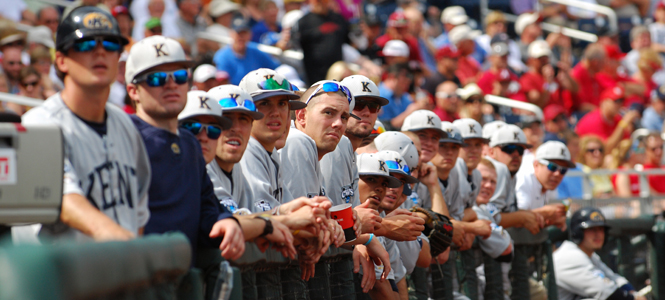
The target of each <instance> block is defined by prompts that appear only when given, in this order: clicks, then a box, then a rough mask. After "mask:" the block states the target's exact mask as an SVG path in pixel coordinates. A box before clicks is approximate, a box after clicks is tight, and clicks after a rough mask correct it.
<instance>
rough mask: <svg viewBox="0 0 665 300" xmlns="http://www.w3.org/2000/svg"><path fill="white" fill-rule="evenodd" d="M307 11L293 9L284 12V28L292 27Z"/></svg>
mask: <svg viewBox="0 0 665 300" xmlns="http://www.w3.org/2000/svg"><path fill="white" fill-rule="evenodd" d="M304 15H305V13H303V12H302V10H299V9H298V10H292V11H290V12H287V13H285V14H284V16H283V17H282V22H281V23H282V28H292V27H293V26H295V25H296V23H298V20H300V18H302V16H304Z"/></svg>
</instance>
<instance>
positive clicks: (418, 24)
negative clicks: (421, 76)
mask: <svg viewBox="0 0 665 300" xmlns="http://www.w3.org/2000/svg"><path fill="white" fill-rule="evenodd" d="M404 16H405V17H406V19H407V20H408V23H409V34H410V35H411V36H413V37H414V38H416V40H417V41H418V50H420V53H419V54H420V58H421V59H422V61H423V63H424V65H425V66H426V67H427V69H428V70H429V71H435V70H436V60H434V55H433V54H434V53H436V49H437V48H436V47H434V45H433V44H432V43H431V42H430V39H429V37H428V36H427V32H426V31H425V29H424V28H423V27H424V26H425V20H424V17H423V14H422V13H421V12H420V11H419V10H418V9H416V8H415V7H413V6H411V7H408V8H406V9H405V10H404Z"/></svg>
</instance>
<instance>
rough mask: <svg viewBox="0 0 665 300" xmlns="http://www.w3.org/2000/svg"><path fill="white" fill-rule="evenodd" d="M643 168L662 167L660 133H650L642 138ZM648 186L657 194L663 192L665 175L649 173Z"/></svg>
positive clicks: (661, 140) (664, 189)
mask: <svg viewBox="0 0 665 300" xmlns="http://www.w3.org/2000/svg"><path fill="white" fill-rule="evenodd" d="M644 146H645V147H644V148H645V149H644V169H645V170H649V169H663V166H661V165H660V162H661V160H662V159H663V139H662V138H661V137H660V134H659V133H657V132H655V133H650V134H649V135H647V136H646V137H645V138H644ZM648 177H649V186H650V187H651V189H652V190H654V191H656V193H659V194H665V175H649V176H648Z"/></svg>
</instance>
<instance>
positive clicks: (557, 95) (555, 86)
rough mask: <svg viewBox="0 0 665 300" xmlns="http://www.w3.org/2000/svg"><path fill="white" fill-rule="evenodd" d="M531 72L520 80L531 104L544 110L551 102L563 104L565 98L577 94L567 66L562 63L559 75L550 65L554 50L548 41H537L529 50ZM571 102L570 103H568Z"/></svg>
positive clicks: (528, 62) (575, 85)
mask: <svg viewBox="0 0 665 300" xmlns="http://www.w3.org/2000/svg"><path fill="white" fill-rule="evenodd" d="M528 55H529V59H528V61H527V65H528V66H529V70H528V71H527V72H526V73H525V74H523V75H522V77H521V78H520V85H521V86H522V90H523V91H524V93H525V94H526V97H527V100H528V101H529V102H530V103H533V104H535V105H538V106H539V107H541V108H544V107H545V106H546V105H547V104H549V103H551V102H555V101H556V102H557V103H563V102H565V100H564V99H563V98H564V97H566V96H568V98H570V93H576V92H577V89H578V87H577V83H575V81H574V80H572V78H571V77H570V75H568V72H569V70H568V66H567V64H565V63H563V62H560V63H559V65H558V68H559V69H560V70H559V72H558V74H555V71H554V68H553V67H552V65H551V64H550V56H551V55H552V50H551V49H550V46H549V44H548V43H547V42H546V41H535V42H533V43H531V45H529V48H528ZM568 102H570V101H568Z"/></svg>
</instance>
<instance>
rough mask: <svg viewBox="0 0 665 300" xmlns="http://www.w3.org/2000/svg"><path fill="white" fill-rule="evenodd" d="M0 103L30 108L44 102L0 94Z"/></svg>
mask: <svg viewBox="0 0 665 300" xmlns="http://www.w3.org/2000/svg"><path fill="white" fill-rule="evenodd" d="M0 101H3V102H11V103H15V104H19V105H25V106H30V107H35V106H40V105H42V103H44V100H39V99H35V98H30V97H24V96H19V95H14V94H9V93H0Z"/></svg>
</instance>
